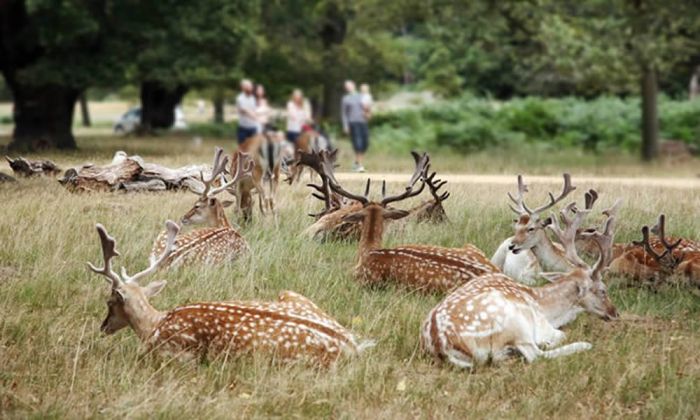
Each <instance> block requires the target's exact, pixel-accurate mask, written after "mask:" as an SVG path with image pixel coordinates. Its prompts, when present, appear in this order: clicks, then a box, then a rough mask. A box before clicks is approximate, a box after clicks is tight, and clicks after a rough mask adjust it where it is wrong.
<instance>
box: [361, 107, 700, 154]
mask: <svg viewBox="0 0 700 420" xmlns="http://www.w3.org/2000/svg"><path fill="white" fill-rule="evenodd" d="M659 112H660V116H661V138H662V139H674V140H682V141H684V142H686V143H689V144H694V145H696V146H700V101H693V102H691V101H674V100H670V99H668V98H662V99H661V102H660V106H659ZM640 121H641V115H640V103H639V99H638V98H628V99H621V98H617V97H600V98H597V99H594V100H583V99H578V98H573V97H569V98H560V99H544V98H539V97H528V98H522V99H514V100H511V101H507V102H500V101H495V100H492V99H488V98H475V97H473V96H464V97H462V98H460V99H457V100H454V101H449V102H443V103H440V104H436V105H430V106H426V107H423V108H417V109H411V110H404V111H398V112H391V113H384V114H378V115H376V116H375V117H374V118H373V120H372V123H371V124H372V128H373V130H372V137H373V139H374V141H375V143H374V144H376V145H377V146H378V147H379V148H382V149H390V148H391V149H393V150H396V148H398V149H402V150H408V149H412V148H418V149H431V150H434V149H436V148H446V149H450V150H454V151H457V152H461V153H468V152H473V151H478V150H483V149H486V148H488V147H512V146H517V145H518V144H520V143H523V142H527V143H542V144H544V145H547V146H550V147H552V148H561V147H579V148H583V149H586V150H590V151H603V150H607V149H620V150H628V151H636V150H639V147H640V142H641V138H640V134H639V126H640Z"/></svg>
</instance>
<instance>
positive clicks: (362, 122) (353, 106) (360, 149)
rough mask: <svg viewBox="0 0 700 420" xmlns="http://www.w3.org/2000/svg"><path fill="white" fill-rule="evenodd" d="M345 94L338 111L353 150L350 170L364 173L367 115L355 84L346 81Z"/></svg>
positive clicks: (367, 143) (367, 142) (367, 145)
mask: <svg viewBox="0 0 700 420" xmlns="http://www.w3.org/2000/svg"><path fill="white" fill-rule="evenodd" d="M345 92H346V94H345V96H343V101H342V102H341V104H340V110H341V115H342V120H343V131H344V132H345V134H350V140H352V148H353V150H355V163H354V164H353V166H352V170H353V171H355V172H364V171H365V167H364V166H362V160H363V158H364V156H365V152H366V151H367V148H368V147H369V126H368V125H367V113H366V110H365V106H364V104H363V102H362V95H360V94H359V93H358V92H357V90H356V88H355V82H353V81H352V80H347V81H346V82H345Z"/></svg>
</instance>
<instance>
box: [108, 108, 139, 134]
mask: <svg viewBox="0 0 700 420" xmlns="http://www.w3.org/2000/svg"><path fill="white" fill-rule="evenodd" d="M139 124H141V108H140V107H136V108H131V109H130V110H128V111H126V113H124V115H122V116H121V117H119V119H118V120H117V121H116V122H115V123H114V134H129V133H133V132H134V131H135V130H136V129H137V128H138V126H139Z"/></svg>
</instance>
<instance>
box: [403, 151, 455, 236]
mask: <svg viewBox="0 0 700 420" xmlns="http://www.w3.org/2000/svg"><path fill="white" fill-rule="evenodd" d="M415 156H417V155H414V157H415ZM435 175H436V172H433V173H431V174H430V175H428V176H427V177H426V178H425V184H426V185H427V186H428V189H429V190H430V194H431V195H432V196H433V198H431V199H429V200H426V201H424V202H422V203H420V204H419V205H417V206H416V207H414V208H412V209H411V210H409V212H410V213H411V214H410V216H409V217H410V218H411V219H413V220H415V221H417V222H418V223H421V222H431V223H442V222H447V221H449V218H448V217H447V213H446V212H445V208H444V207H443V206H442V203H443V201H445V200H447V198H448V197H449V196H450V193H449V192H446V191H445V192H442V193H441V192H439V190H440V188H442V187H443V186H444V185H445V184H447V181H443V180H440V179H435Z"/></svg>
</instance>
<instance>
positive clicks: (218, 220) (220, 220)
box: [214, 200, 231, 228]
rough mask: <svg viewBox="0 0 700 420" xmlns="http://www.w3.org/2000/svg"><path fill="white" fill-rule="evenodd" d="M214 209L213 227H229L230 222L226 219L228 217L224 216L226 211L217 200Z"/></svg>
mask: <svg viewBox="0 0 700 420" xmlns="http://www.w3.org/2000/svg"><path fill="white" fill-rule="evenodd" d="M214 211H215V214H214V227H226V228H230V227H231V223H230V222H229V221H228V217H226V211H224V206H223V204H221V202H220V201H218V200H217V202H216V208H215V210H214Z"/></svg>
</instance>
